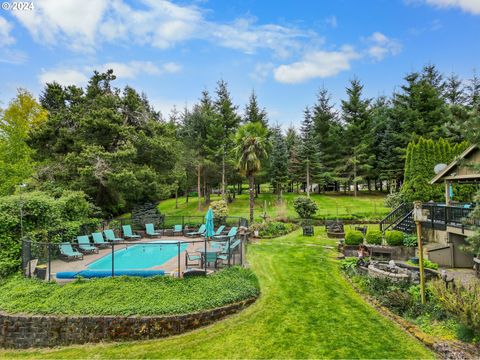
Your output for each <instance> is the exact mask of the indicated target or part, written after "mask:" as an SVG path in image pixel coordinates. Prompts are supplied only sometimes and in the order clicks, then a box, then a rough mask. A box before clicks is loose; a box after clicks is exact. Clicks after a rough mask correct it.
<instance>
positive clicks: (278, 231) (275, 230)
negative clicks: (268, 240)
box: [250, 221, 297, 237]
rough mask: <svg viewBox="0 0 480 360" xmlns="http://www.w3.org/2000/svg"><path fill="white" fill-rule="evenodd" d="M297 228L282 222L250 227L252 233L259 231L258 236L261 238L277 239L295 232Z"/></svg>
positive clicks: (258, 224)
mask: <svg viewBox="0 0 480 360" xmlns="http://www.w3.org/2000/svg"><path fill="white" fill-rule="evenodd" d="M296 228H297V226H296V225H295V224H292V223H283V222H280V221H268V222H265V223H256V224H253V225H252V226H251V227H250V231H256V230H257V231H258V235H259V236H260V237H277V236H282V235H286V234H288V233H290V232H292V231H293V230H295V229H296Z"/></svg>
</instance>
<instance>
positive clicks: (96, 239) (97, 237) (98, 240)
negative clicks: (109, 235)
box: [92, 232, 109, 248]
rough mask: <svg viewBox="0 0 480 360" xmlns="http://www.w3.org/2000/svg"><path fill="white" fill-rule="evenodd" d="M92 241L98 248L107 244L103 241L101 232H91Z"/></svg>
mask: <svg viewBox="0 0 480 360" xmlns="http://www.w3.org/2000/svg"><path fill="white" fill-rule="evenodd" d="M92 239H93V243H94V244H95V245H96V246H97V247H99V248H106V247H107V246H108V245H109V244H108V243H107V242H105V239H104V238H103V235H102V233H101V232H94V233H92Z"/></svg>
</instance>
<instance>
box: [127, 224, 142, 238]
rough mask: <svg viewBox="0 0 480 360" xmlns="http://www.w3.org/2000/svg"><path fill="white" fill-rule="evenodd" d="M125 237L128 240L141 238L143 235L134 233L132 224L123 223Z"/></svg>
mask: <svg viewBox="0 0 480 360" xmlns="http://www.w3.org/2000/svg"><path fill="white" fill-rule="evenodd" d="M122 231H123V237H124V238H125V239H126V240H137V239H138V240H139V239H141V238H142V237H141V236H140V235H137V234H134V233H133V231H132V227H131V226H130V225H123V226H122Z"/></svg>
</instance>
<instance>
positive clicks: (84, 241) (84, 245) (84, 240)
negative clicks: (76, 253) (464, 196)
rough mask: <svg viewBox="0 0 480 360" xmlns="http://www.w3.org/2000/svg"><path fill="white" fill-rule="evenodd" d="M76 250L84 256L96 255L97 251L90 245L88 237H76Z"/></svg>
mask: <svg viewBox="0 0 480 360" xmlns="http://www.w3.org/2000/svg"><path fill="white" fill-rule="evenodd" d="M77 243H78V249H79V250H80V251H81V252H82V253H84V254H91V253H98V249H97V248H96V247H95V246H92V245H91V244H90V238H89V237H88V235H82V236H77Z"/></svg>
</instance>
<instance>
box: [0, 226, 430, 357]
mask: <svg viewBox="0 0 480 360" xmlns="http://www.w3.org/2000/svg"><path fill="white" fill-rule="evenodd" d="M316 231H317V233H322V234H321V236H316V237H312V238H304V237H302V236H300V235H299V234H300V231H296V232H294V233H292V234H290V235H287V236H284V237H281V238H277V239H271V240H263V241H261V242H260V243H257V244H252V245H250V246H249V247H248V259H249V261H250V263H251V266H252V268H253V270H254V271H255V272H256V274H257V276H258V278H259V281H260V286H261V291H262V294H261V296H260V298H259V300H258V301H257V302H256V303H255V304H253V305H252V306H250V307H249V308H248V309H246V310H244V311H243V312H241V313H239V314H237V315H234V316H232V317H230V318H228V319H226V320H224V321H221V322H218V323H216V324H214V325H212V326H209V327H207V328H203V329H198V330H196V331H193V332H190V333H187V334H185V335H181V336H175V337H171V338H167V339H161V340H151V341H144V342H131V343H123V344H101V345H88V346H75V347H69V348H64V349H52V350H40V351H23V352H3V353H2V352H0V358H1V357H2V356H3V357H27V358H392V359H393V358H396V359H398V358H417V359H418V358H433V357H434V355H433V354H432V353H431V352H430V351H428V350H427V349H426V348H425V347H423V345H422V344H420V343H419V342H417V341H416V340H414V339H413V338H412V337H410V336H409V335H407V334H406V333H405V332H404V331H402V330H401V329H400V328H398V327H397V326H396V325H395V324H393V323H392V322H390V321H389V320H387V319H385V318H384V317H382V316H381V315H379V314H378V313H377V312H376V311H375V310H374V309H372V308H371V307H370V306H369V305H368V304H367V303H365V301H364V300H363V299H362V298H361V297H360V296H359V295H358V294H357V293H356V292H355V291H354V290H353V289H352V287H351V286H350V284H349V283H348V282H347V281H346V280H345V279H344V278H343V276H342V274H341V273H340V269H339V264H338V262H337V261H336V260H335V259H334V254H333V252H332V251H331V250H327V249H324V248H323V247H322V245H326V244H329V245H331V244H333V241H331V240H327V239H325V236H324V233H323V232H322V230H321V229H320V228H316Z"/></svg>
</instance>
